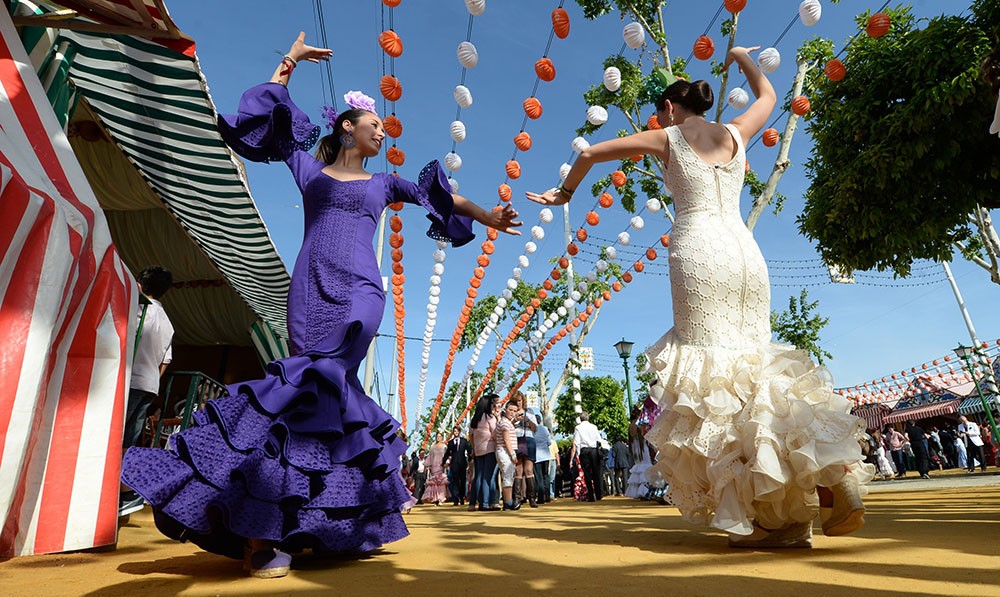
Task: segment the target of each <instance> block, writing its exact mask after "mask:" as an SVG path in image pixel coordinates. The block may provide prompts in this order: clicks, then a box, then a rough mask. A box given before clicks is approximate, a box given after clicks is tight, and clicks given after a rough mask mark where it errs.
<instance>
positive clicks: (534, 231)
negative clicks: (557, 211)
mask: <svg viewBox="0 0 1000 597" xmlns="http://www.w3.org/2000/svg"><path fill="white" fill-rule="evenodd" d="M531 238H533V239H535V240H542V239H543V238H545V229H544V228H542V227H541V226H532V227H531Z"/></svg>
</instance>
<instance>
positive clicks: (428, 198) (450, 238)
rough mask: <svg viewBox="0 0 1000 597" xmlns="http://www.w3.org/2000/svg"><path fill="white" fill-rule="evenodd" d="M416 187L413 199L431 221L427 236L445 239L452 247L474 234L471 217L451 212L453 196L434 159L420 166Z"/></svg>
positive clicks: (452, 210) (459, 245) (459, 244)
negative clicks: (415, 194) (415, 197)
mask: <svg viewBox="0 0 1000 597" xmlns="http://www.w3.org/2000/svg"><path fill="white" fill-rule="evenodd" d="M417 188H418V189H419V191H418V193H417V202H418V203H419V204H420V205H421V206H423V208H424V209H426V210H427V219H428V220H430V221H431V227H430V229H428V230H427V236H429V237H431V238H433V239H434V240H443V241H445V242H449V243H451V244H452V246H455V247H461V246H462V245H464V244H466V243H468V242H469V241H471V240H472V239H474V238H476V235H475V234H474V233H473V232H472V223H473V219H472V218H470V217H469V216H462V215H459V214H457V213H455V199H454V198H453V197H452V194H451V184H450V183H449V182H448V175H447V174H446V173H445V171H444V168H442V167H441V164H440V163H439V162H438V161H437V160H434V161H432V162H430V163H429V164H427V165H426V166H424V167H423V169H421V170H420V176H419V177H418V178H417Z"/></svg>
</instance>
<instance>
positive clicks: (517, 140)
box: [514, 131, 531, 151]
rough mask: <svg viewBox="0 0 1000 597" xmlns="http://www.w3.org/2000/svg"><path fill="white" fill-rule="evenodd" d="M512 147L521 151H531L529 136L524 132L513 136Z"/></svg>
mask: <svg viewBox="0 0 1000 597" xmlns="http://www.w3.org/2000/svg"><path fill="white" fill-rule="evenodd" d="M514 146H515V147H517V148H518V149H519V150H521V151H528V150H529V149H531V135H529V134H528V133H527V132H525V131H521V132H520V133H518V134H516V135H514Z"/></svg>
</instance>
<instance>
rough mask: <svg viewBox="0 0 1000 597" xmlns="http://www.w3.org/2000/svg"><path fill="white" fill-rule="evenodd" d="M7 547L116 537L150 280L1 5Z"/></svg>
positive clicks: (2, 417)
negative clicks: (136, 342)
mask: <svg viewBox="0 0 1000 597" xmlns="http://www.w3.org/2000/svg"><path fill="white" fill-rule="evenodd" d="M0 34H2V42H0V337H2V339H3V349H2V350H0V523H2V525H3V526H2V529H0V556H10V555H28V554H35V553H48V552H58V551H68V550H75V549H84V548H88V547H95V546H99V545H107V544H110V543H114V541H115V538H116V526H117V525H116V522H117V500H118V476H119V472H120V471H119V469H120V467H121V440H122V419H123V415H124V404H125V396H126V389H127V384H128V379H129V374H130V363H131V350H132V339H133V337H134V334H135V329H134V328H135V320H136V303H137V301H136V297H137V294H136V293H137V289H136V287H135V282H134V281H133V280H132V277H131V275H130V274H129V273H128V271H127V270H126V268H125V266H124V264H123V263H122V261H121V259H120V258H119V257H118V254H117V252H116V251H115V248H114V246H113V245H112V244H111V235H110V233H109V231H108V226H107V222H106V221H105V219H104V214H103V212H102V211H101V209H100V207H99V205H98V203H97V199H96V198H95V197H94V193H93V191H92V190H91V188H90V186H89V184H88V183H87V179H86V177H85V176H84V174H83V171H82V170H81V168H80V165H79V163H78V162H77V160H76V158H75V156H74V155H73V151H72V149H71V148H70V145H69V141H68V140H67V139H66V136H65V135H64V134H63V132H62V130H61V129H60V126H59V122H58V121H57V119H56V117H55V115H54V114H53V112H52V109H51V107H50V105H49V103H48V100H47V99H46V96H45V92H44V91H43V89H42V86H41V84H40V83H39V81H38V79H37V77H36V75H35V70H34V68H33V67H32V66H31V64H30V62H28V57H27V55H26V53H25V51H24V48H23V46H22V45H21V42H20V40H19V39H18V36H17V33H16V32H15V30H14V26H13V24H12V22H11V20H10V17H9V16H8V15H7V12H6V11H4V10H0Z"/></svg>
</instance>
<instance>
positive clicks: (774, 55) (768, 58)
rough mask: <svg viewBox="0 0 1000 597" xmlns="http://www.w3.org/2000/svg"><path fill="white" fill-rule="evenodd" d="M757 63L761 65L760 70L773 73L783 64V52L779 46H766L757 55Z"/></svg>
mask: <svg viewBox="0 0 1000 597" xmlns="http://www.w3.org/2000/svg"><path fill="white" fill-rule="evenodd" d="M757 64H759V65H760V70H762V71H764V72H765V73H768V74H771V73H773V72H774V71H776V70H778V67H779V66H781V53H780V52H778V48H764V49H763V50H761V51H760V54H758V55H757Z"/></svg>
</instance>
